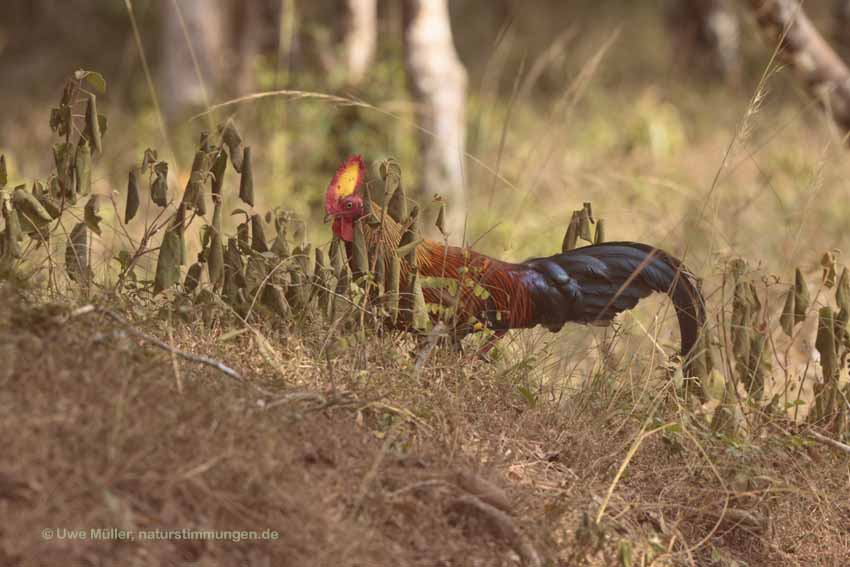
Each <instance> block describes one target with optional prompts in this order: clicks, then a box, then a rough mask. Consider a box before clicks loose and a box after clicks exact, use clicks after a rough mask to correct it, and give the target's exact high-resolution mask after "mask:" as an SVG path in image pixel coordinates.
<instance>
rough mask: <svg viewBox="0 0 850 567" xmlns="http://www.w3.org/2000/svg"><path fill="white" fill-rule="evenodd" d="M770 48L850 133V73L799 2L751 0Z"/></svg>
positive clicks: (793, 0) (844, 130)
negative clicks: (776, 49)
mask: <svg viewBox="0 0 850 567" xmlns="http://www.w3.org/2000/svg"><path fill="white" fill-rule="evenodd" d="M749 3H750V6H751V8H752V9H753V13H754V14H755V16H756V19H757V21H758V24H759V26H760V27H761V30H762V32H763V35H764V38H765V41H766V42H767V46H768V47H769V48H770V49H773V48H774V47H775V46H776V45H780V52H779V55H780V58H781V59H782V61H783V62H784V63H785V64H787V65H788V66H789V67H791V69H793V70H794V72H795V74H796V75H797V76H798V77H799V78H800V79H801V81H802V83H803V85H804V86H805V88H806V90H807V91H808V92H809V94H810V95H811V96H812V97H813V98H815V99H816V100H817V101H818V102H819V103H820V104H821V106H823V107H824V108H825V109H826V110H827V112H828V113H829V114H830V116H831V117H832V118H833V120H834V121H835V123H836V124H838V126H839V127H840V128H841V129H842V134H844V133H846V132H848V131H850V70H848V68H847V65H846V64H845V63H844V61H842V60H841V58H840V57H839V56H838V55H837V54H836V53H835V51H833V50H832V48H831V47H830V46H829V44H828V43H827V42H826V40H824V39H823V37H822V36H821V34H820V33H818V30H817V29H816V28H815V27H814V25H812V22H811V21H810V20H809V19H808V18H807V17H806V14H805V13H804V12H803V9H802V7H801V5H800V3H799V2H798V1H796V0H750V2H749Z"/></svg>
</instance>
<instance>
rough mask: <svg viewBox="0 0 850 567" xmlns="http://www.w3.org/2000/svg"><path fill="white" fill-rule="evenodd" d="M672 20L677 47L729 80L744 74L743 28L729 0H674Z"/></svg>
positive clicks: (688, 61)
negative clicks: (742, 66)
mask: <svg viewBox="0 0 850 567" xmlns="http://www.w3.org/2000/svg"><path fill="white" fill-rule="evenodd" d="M668 13H669V20H670V28H671V33H672V35H673V38H674V43H676V51H677V52H678V53H681V54H683V58H684V59H686V61H684V62H683V63H684V64H686V65H692V64H693V63H694V62H696V63H698V64H702V65H705V66H707V67H709V68H710V69H711V71H712V72H713V73H715V74H717V75H719V76H721V77H723V78H724V79H725V80H727V81H729V82H737V81H738V80H739V78H740V74H741V29H740V25H739V22H738V18H737V17H736V15H735V13H734V12H733V11H732V10H731V8H730V6H729V2H728V0H674V1H673V3H672V4H671V5H670V10H669V12H668Z"/></svg>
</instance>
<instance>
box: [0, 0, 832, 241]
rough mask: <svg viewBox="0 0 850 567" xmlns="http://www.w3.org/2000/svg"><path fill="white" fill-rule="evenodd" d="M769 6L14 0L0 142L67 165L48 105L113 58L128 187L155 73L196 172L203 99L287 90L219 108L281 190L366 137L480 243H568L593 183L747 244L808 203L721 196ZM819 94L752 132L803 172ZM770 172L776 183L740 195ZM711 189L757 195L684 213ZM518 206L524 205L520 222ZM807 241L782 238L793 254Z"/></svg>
mask: <svg viewBox="0 0 850 567" xmlns="http://www.w3.org/2000/svg"><path fill="white" fill-rule="evenodd" d="M846 6H847V2H834V3H833V2H830V3H811V5H807V6H806V9H807V12H808V15H809V17H810V19H811V21H812V22H813V23H814V25H815V26H816V27H817V28H818V29H820V30H822V31H823V32H824V33H826V34H827V35H829V36H830V37H831V38H832V39H834V40H835V43H836V46H837V45H838V41H839V40H840V39H841V38H846V37H848V34H846V33H844V34H842V33H841V31H840V30H842V29H846V25H844V24H841V23H840V22H842V21H846V20H842V18H846V17H847V16H846V14H847V13H848V12H847V10H846ZM749 8H750V7H749V5H748V4H747V3H738V2H731V1H730V0H665V1H664V2H622V1H621V0H575V1H573V2H569V3H566V2H562V1H559V0H535V1H533V2H526V1H520V0H452V1H451V2H449V1H448V0H403V1H402V0H345V1H344V2H343V1H338V0H337V1H334V0H316V1H312V2H305V1H297V0H244V1H241V2H235V1H226V0H176V1H175V0H126V1H125V2H115V1H111V0H109V1H107V0H98V1H84V0H68V1H64V2H58V1H55V0H32V1H26V0H7V1H6V2H5V3H4V9H3V10H4V11H3V14H4V17H3V19H2V20H0V68H2V69H3V74H4V80H5V81H4V84H5V85H6V88H5V89H3V91H2V93H0V100H2V101H3V103H4V108H5V109H6V111H5V113H4V120H3V121H2V122H0V151H3V152H5V153H6V154H7V155H8V156H9V160H10V163H11V165H10V167H11V170H12V172H13V173H14V172H15V171H47V170H48V165H49V153H47V152H43V151H41V152H36V151H35V149H37V148H45V147H48V146H47V143H48V140H49V136H48V133H47V129H46V128H44V119H43V116H44V115H45V112H46V109H49V107H50V106H51V105H52V104H53V102H54V101H53V100H52V99H53V97H54V94H55V93H56V92H57V91H58V90H59V89H60V88H61V84H62V81H63V80H64V78H65V77H66V76H67V74H68V73H69V72H70V71H71V70H73V69H75V68H78V67H84V68H90V69H97V70H99V71H101V72H102V73H103V74H104V76H105V77H106V78H107V79H108V81H109V91H108V93H107V95H106V96H105V97H104V100H103V101H102V104H105V105H108V108H109V113H110V116H111V117H112V126H111V128H112V134H113V135H114V136H115V137H116V138H119V135H118V134H117V133H116V132H120V133H122V134H124V133H132V134H131V135H128V136H123V135H122V136H120V139H118V140H114V141H113V142H112V143H111V144H110V153H109V154H108V155H105V156H104V157H103V158H102V159H101V160H100V162H99V164H98V175H97V176H96V189H98V190H100V191H102V192H108V191H112V190H114V189H115V188H116V187H120V186H121V184H122V183H124V179H125V178H126V171H127V168H128V164H130V163H131V162H133V160H135V159H136V156H137V155H139V154H140V152H141V151H142V150H143V149H144V148H145V147H148V146H156V147H160V148H162V149H163V151H166V146H167V145H168V140H165V139H163V137H162V134H161V132H160V127H159V122H160V117H158V116H157V113H156V111H155V108H154V106H153V101H152V97H151V94H150V91H151V89H150V87H151V86H152V87H153V89H154V90H155V92H156V93H157V94H158V97H159V99H160V101H161V105H162V114H163V116H162V118H164V120H163V121H164V122H165V123H166V124H167V130H168V132H169V136H168V138H170V140H171V141H173V143H174V146H173V147H170V148H168V149H167V151H166V153H172V154H173V156H174V157H173V162H174V163H173V165H174V169H175V172H176V175H175V176H174V183H175V187H179V186H180V185H181V183H182V182H183V181H184V178H182V177H181V175H185V170H186V169H187V168H188V165H189V162H190V160H191V151H192V149H191V148H192V147H193V145H194V144H195V142H196V141H197V135H198V133H199V131H200V130H202V129H207V128H209V123H208V122H207V121H206V120H203V119H195V120H188V118H189V117H190V116H192V115H194V114H196V113H198V112H201V111H204V110H205V108H206V107H207V106H208V105H215V104H220V103H222V102H225V101H228V100H230V99H233V98H234V97H240V96H242V97H245V96H249V95H253V94H257V93H268V92H272V91H285V92H284V93H281V94H278V95H277V96H267V97H255V98H252V99H251V100H248V101H245V102H242V103H239V104H233V105H229V106H225V107H222V108H220V109H218V110H216V112H215V113H214V122H221V121H223V120H224V119H226V118H228V117H231V116H233V117H235V119H236V120H237V122H239V124H240V127H241V129H242V132H243V134H244V135H245V136H246V137H247V138H249V139H250V142H251V145H252V146H253V149H254V151H255V159H256V162H257V164H258V167H257V172H256V180H257V186H258V188H259V189H258V199H259V200H260V203H261V204H262V205H264V206H268V205H282V206H285V207H286V208H291V209H294V210H296V211H297V212H299V213H300V214H304V215H314V216H315V215H319V214H320V213H321V196H322V189H323V186H324V185H325V184H326V183H327V179H328V178H329V175H330V172H332V171H333V169H335V167H336V165H337V164H338V163H339V161H340V160H341V159H342V158H343V157H345V155H346V154H348V153H355V152H356V153H362V154H364V156H365V157H366V158H367V161H370V162H371V161H372V160H376V159H380V158H383V157H385V156H387V155H394V156H396V157H398V158H399V159H400V160H401V162H402V163H403V165H404V171H405V176H406V179H405V182H406V184H407V186H408V187H409V188H410V189H411V194H413V195H415V196H416V197H417V198H418V199H419V201H420V204H422V205H423V206H424V207H425V211H424V213H425V214H424V215H423V216H422V218H423V219H427V222H426V223H425V224H427V225H429V226H430V223H431V216H430V215H433V214H434V209H433V208H430V209H429V208H428V201H429V199H427V197H430V196H431V194H433V193H439V194H441V195H443V196H445V197H447V198H448V199H449V202H450V207H449V210H450V211H451V212H452V213H453V215H454V216H453V217H452V222H451V223H450V224H451V225H452V239H453V240H455V241H460V239H461V238H462V236H463V233H464V229H463V228H462V227H463V218H464V213H469V215H468V217H469V220H470V222H469V225H468V226H467V227H466V238H467V240H471V241H474V240H477V239H480V238H484V241H483V242H481V243H480V244H479V247H482V248H483V249H484V250H485V251H487V250H493V251H498V252H500V253H503V252H505V251H507V252H508V253H509V254H515V255H517V256H522V255H528V254H531V253H539V252H544V251H545V252H548V251H549V250H548V249H544V244H543V240H544V237H543V235H542V234H541V232H542V231H540V230H539V226H541V225H543V226H553V227H554V226H558V227H561V226H565V225H566V223H567V222H568V216H569V212H570V211H571V210H572V209H574V208H575V205H576V203H577V202H579V203H580V202H581V201H583V200H591V199H593V200H594V202H595V203H600V205H601V206H602V207H605V206H606V205H607V206H608V207H609V209H608V210H609V213H608V215H609V217H612V220H615V221H617V223H620V226H622V227H623V228H622V234H621V236H626V233H628V235H629V236H630V237H633V238H635V239H641V238H643V239H644V240H652V238H651V237H652V236H653V235H655V234H659V235H663V236H664V237H666V236H667V235H673V237H674V239H675V240H676V241H680V242H687V243H689V245H693V246H695V247H697V249H699V248H700V247H705V242H706V238H705V233H704V232H703V231H713V230H717V229H718V228H720V229H721V230H723V231H725V232H726V236H725V240H724V242H727V243H736V244H737V245H741V246H744V247H747V246H749V244H748V240H747V238H746V235H745V233H746V231H747V230H749V228H752V229H753V230H755V227H757V226H759V223H760V221H758V220H753V222H751V223H750V224H749V225H746V223H745V224H743V225H742V223H741V222H739V221H740V218H737V217H735V215H738V214H740V215H746V214H748V211H751V210H752V209H751V208H749V203H751V202H760V201H759V200H761V199H766V198H767V197H766V195H768V194H774V195H777V196H778V199H779V200H778V202H777V203H775V204H774V205H772V206H776V207H777V208H778V210H779V211H781V214H783V215H786V216H788V215H792V213H790V212H789V211H788V202H789V201H790V200H792V199H794V197H793V196H794V195H795V194H796V193H795V191H799V188H797V189H794V188H793V183H791V181H790V178H789V184H790V185H791V186H789V187H788V188H783V183H782V182H780V181H779V180H778V179H777V178H776V177H771V178H770V179H769V180H766V179H765V178H764V175H763V173H760V172H759V168H758V167H756V166H755V165H753V164H750V165H746V164H745V165H738V166H737V167H736V169H735V170H734V173H729V174H728V175H727V176H724V177H723V178H722V179H721V181H722V182H724V183H727V184H731V186H732V187H733V188H735V189H736V191H729V192H714V191H709V189H710V188H709V185H710V184H711V183H712V180H713V179H714V177H715V173H716V169H717V167H718V166H719V164H720V160H721V157H722V155H723V148H724V147H725V146H726V145H728V140H729V139H730V138H731V137H733V136H735V135H736V132H739V126H740V121H741V119H742V117H743V116H745V115H746V109H747V106H748V105H749V104H750V102H751V98H752V94H753V92H754V90H755V88H756V85H757V84H758V82H759V79H760V77H761V76H762V72H763V71H764V68H765V65H766V64H767V61H768V60H769V58H770V50H769V49H765V46H764V44H763V42H762V41H761V39H760V37H759V35H758V34H757V33H755V29H756V24H755V19H754V18H753V17H752V14H751V13H750V11H749ZM131 15H132V17H133V18H134V19H135V21H136V24H137V27H138V30H139V39H140V42H141V43H139V42H138V41H137V40H136V37H135V35H134V33H133V28H132V26H131V21H130V19H131V18H130V16H131ZM842 25H843V26H844V27H843V28H842V27H841V26H842ZM831 30H834V31H831ZM141 54H144V55H145V56H146V58H147V60H148V63H149V65H150V68H151V70H152V81H153V83H152V85H148V84H147V79H146V77H145V74H144V72H143V68H142V65H141V59H140V55H141ZM802 91H803V89H800V88H799V85H798V83H796V82H794V81H793V80H791V79H790V78H788V77H787V74H786V73H780V74H779V75H778V76H777V77H776V78H775V80H774V82H772V83H771V87H770V88H769V89H767V90H766V91H765V92H764V93H762V95H763V100H765V101H767V102H769V104H766V105H765V106H763V107H762V113H761V114H760V120H759V121H758V122H757V123H755V124H750V126H751V128H750V129H748V130H747V131H746V132H747V134H748V135H749V137H750V138H749V141H748V142H747V144H758V143H760V144H762V145H761V146H757V147H753V148H752V151H753V152H756V151H758V152H760V153H761V154H766V155H770V156H772V154H771V153H770V152H776V153H778V154H781V156H780V157H776V156H773V157H771V158H770V159H777V160H778V163H781V164H783V165H782V167H784V168H785V169H786V170H787V171H788V173H789V175H791V174H794V175H797V174H799V172H800V171H809V170H810V169H815V168H816V165H815V164H816V163H817V162H818V160H819V159H820V158H821V156H815V155H810V154H809V153H806V152H805V151H804V150H801V146H803V145H805V144H801V143H800V140H801V139H809V138H811V139H815V140H820V139H821V138H820V137H822V136H823V132H824V130H823V129H818V128H817V126H818V124H822V122H819V121H820V120H821V119H822V115H821V114H820V113H818V112H817V109H816V108H812V107H811V106H809V105H807V104H806V103H805V101H807V100H808V99H807V98H806V96H805V94H803V92H802ZM307 93H313V94H307ZM320 94H327V95H334V96H337V97H342V98H341V99H330V100H329V99H327V98H322V97H321V96H319V95H320ZM764 97H766V98H764ZM801 101H804V103H803V104H801ZM789 124H791V125H792V126H789ZM786 136H787V138H786ZM13 140H14V147H13V144H12V141H13ZM786 141H787V142H788V143H784V142H786ZM817 146H818V145H817V144H815V145H814V147H817ZM746 147H749V145H746ZM810 147H812V146H811V145H810ZM27 148H30V149H31V151H28V150H27ZM801 152H802V153H801ZM465 154H468V156H467V157H466V158H464V155H465ZM741 159H742V160H743V159H744V158H743V157H742V158H741ZM28 166H32V167H28ZM762 170H763V171H764V168H762ZM768 170H769V171H771V172H772V175H774V176H775V175H776V169H775V168H768ZM835 177H836V178H839V177H840V174H839V172H838V171H837V170H836V172H835ZM768 182H769V184H770V188H769V189H765V188H764V187H765V186H766V183H768ZM749 187H758V193H757V195H758V196H756V195H755V194H752V195H750V200H749V201H747V200H744V201H740V202H739V199H744V197H741V196H740V195H744V194H747V193H748V192H751V191H749V190H748V189H746V188H749ZM738 188H744V189H743V190H741V191H738V190H737V189H738ZM707 194H710V195H712V198H715V199H719V200H720V201H722V204H723V205H724V206H730V207H731V209H730V210H733V211H738V212H736V213H735V214H732V215H731V216H730V217H729V218H728V219H715V220H714V221H712V222H714V223H715V224H716V223H720V224H721V225H722V226H720V227H717V226H714V227H709V226H706V225H705V222H706V221H705V220H704V219H703V220H701V221H699V222H697V220H696V219H690V220H692V221H693V222H692V223H690V224H689V223H687V222H683V221H685V220H686V219H689V217H688V215H691V214H695V213H692V212H691V211H692V210H693V209H694V203H699V202H701V200H702V199H704V198H705V196H706V195H707ZM423 197H425V198H423ZM753 200H755V201H753ZM566 201H569V204H567V202H566ZM553 204H554V206H553ZM715 205H716V206H719V204H718V203H715ZM513 210H516V211H521V215H517V216H519V217H521V219H522V222H520V221H519V219H515V218H512V217H509V218H505V215H504V211H513ZM634 210H640V211H642V212H641V215H642V216H636V215H635V214H634ZM792 216H793V215H792ZM830 218H831V217H830ZM614 226H617V224H616V223H615V224H614ZM686 226H687V229H685V227H686ZM830 226H831V225H830V224H829V222H827V223H826V224H825V225H821V226H820V228H821V229H828V228H829V227H830ZM547 233H548V231H547ZM618 233H619V231H617V230H616V229H615V230H614V233H613V234H612V236H616V235H617V234H618ZM549 236H550V237H551V235H549ZM648 236H649V238H647V237H648ZM549 239H550V240H551V238H549ZM791 240H792V239H791V238H790V236H788V235H779V236H777V237H776V242H775V243H774V248H775V250H776V251H780V250H782V249H784V248H785V247H787V245H788V242H790V241H791ZM714 242H715V244H716V245H718V246H719V245H720V243H719V242H718V241H714Z"/></svg>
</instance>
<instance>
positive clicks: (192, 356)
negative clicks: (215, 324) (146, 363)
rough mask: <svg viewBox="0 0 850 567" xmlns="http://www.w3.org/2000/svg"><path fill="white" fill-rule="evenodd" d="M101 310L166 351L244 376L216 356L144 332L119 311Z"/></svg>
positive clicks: (129, 331) (226, 372)
mask: <svg viewBox="0 0 850 567" xmlns="http://www.w3.org/2000/svg"><path fill="white" fill-rule="evenodd" d="M101 312H102V313H103V314H104V315H106V316H107V317H109V318H111V319H113V320H114V321H115V322H117V323H118V324H119V325H121V326H123V327H124V328H125V329H126V330H127V332H128V333H130V334H131V335H135V336H136V337H138V338H140V339H142V340H145V341H147V342H149V343H151V344H152V345H154V346H156V347H159V348H161V349H162V350H164V351H167V352H170V353H173V354H176V355H177V356H179V357H181V358H185V359H186V360H189V361H192V362H197V363H199V364H206V365H207V366H211V367H213V368H215V369H216V370H218V371H219V372H221V373H223V374H226V375H227V376H230V377H231V378H233V379H234V380H239V381H242V376H241V375H240V374H239V373H238V372H236V371H235V370H233V369H232V368H230V367H229V366H227V365H225V364H224V363H223V362H219V361H218V360H216V359H214V358H210V357H209V356H204V355H202V354H193V353H191V352H186V351H183V350H180V349H177V348H174V347H172V346H171V345H169V344H168V343H166V342H163V341H161V340H159V339H158V338H156V337H154V336H152V335H149V334H147V333H144V332H142V331H140V330H139V329H137V328H135V327H134V326H133V325H131V324H130V322H129V321H127V319H125V318H124V317H122V316H121V315H119V314H118V313H115V312H114V311H111V310H109V309H102V310H101Z"/></svg>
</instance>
